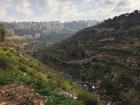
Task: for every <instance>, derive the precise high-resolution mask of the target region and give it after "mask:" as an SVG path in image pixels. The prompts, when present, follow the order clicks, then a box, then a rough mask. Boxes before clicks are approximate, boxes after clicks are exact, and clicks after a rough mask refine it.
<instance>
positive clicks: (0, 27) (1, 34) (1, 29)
mask: <svg viewBox="0 0 140 105" xmlns="http://www.w3.org/2000/svg"><path fill="white" fill-rule="evenodd" d="M5 35H6V31H5V28H4V26H3V25H0V42H2V41H4V39H5Z"/></svg>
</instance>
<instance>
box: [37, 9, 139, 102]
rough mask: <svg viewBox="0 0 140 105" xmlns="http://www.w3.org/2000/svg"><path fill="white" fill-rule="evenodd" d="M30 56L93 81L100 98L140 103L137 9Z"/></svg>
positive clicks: (75, 75) (84, 80)
mask: <svg viewBox="0 0 140 105" xmlns="http://www.w3.org/2000/svg"><path fill="white" fill-rule="evenodd" d="M34 56H35V57H37V58H38V59H40V61H42V62H43V63H45V64H48V65H50V66H52V67H55V68H56V69H57V70H62V71H63V72H65V73H67V74H70V75H71V76H72V77H73V78H76V79H78V80H79V79H80V80H81V81H83V82H87V81H88V82H90V83H93V84H95V85H96V86H97V87H98V89H97V90H96V92H97V94H99V95H100V97H101V100H105V101H108V100H109V101H110V102H111V103H114V104H116V105H132V104H135V105H138V104H140V99H139V96H140V94H139V93H140V90H139V89H138V87H139V86H140V60H139V59H140V11H138V10H136V11H134V12H132V13H130V14H128V13H127V14H123V15H120V16H117V17H114V18H113V19H108V20H106V21H104V22H102V23H100V24H98V25H97V26H94V27H89V28H86V29H83V30H81V31H79V32H77V34H76V35H74V36H73V37H71V38H69V39H67V40H65V41H63V42H61V43H57V44H55V45H53V46H51V47H48V48H46V49H45V48H42V50H40V51H39V52H37V53H36V54H34ZM44 58H45V59H44ZM136 94H137V95H136ZM131 96H133V99H132V98H131ZM81 98H82V97H81Z"/></svg>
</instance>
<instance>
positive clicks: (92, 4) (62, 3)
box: [0, 0, 140, 21]
mask: <svg viewBox="0 0 140 105" xmlns="http://www.w3.org/2000/svg"><path fill="white" fill-rule="evenodd" d="M135 9H140V0H0V21H52V20H60V21H72V20H88V19H89V20H104V19H107V18H109V17H113V16H115V15H119V14H121V13H126V12H131V11H134V10H135Z"/></svg>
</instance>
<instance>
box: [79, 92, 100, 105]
mask: <svg viewBox="0 0 140 105" xmlns="http://www.w3.org/2000/svg"><path fill="white" fill-rule="evenodd" d="M78 99H79V100H81V101H83V102H84V104H85V105H98V102H97V98H96V97H95V96H93V95H92V94H90V93H89V94H87V93H81V94H79V95H78Z"/></svg>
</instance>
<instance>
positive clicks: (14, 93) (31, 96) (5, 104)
mask: <svg viewBox="0 0 140 105" xmlns="http://www.w3.org/2000/svg"><path fill="white" fill-rule="evenodd" d="M44 101H45V99H44V97H43V96H41V95H40V94H38V93H37V92H36V90H35V89H34V88H32V87H31V86H27V85H22V84H8V85H5V86H0V105H9V104H10V105H44Z"/></svg>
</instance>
